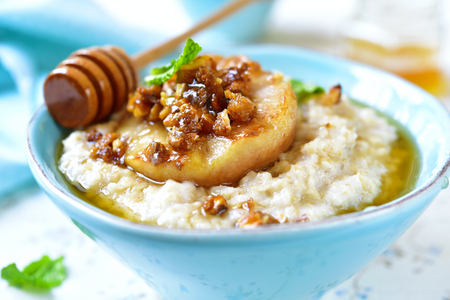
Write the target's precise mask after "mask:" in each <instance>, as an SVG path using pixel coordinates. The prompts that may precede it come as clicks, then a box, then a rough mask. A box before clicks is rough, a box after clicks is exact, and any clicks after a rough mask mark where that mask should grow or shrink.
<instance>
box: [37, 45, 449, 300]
mask: <svg viewBox="0 0 450 300" xmlns="http://www.w3.org/2000/svg"><path fill="white" fill-rule="evenodd" d="M207 50H210V51H217V52H219V53H224V54H236V53H246V54H247V55H249V56H250V57H251V58H252V59H255V60H257V61H259V62H260V63H261V65H262V66H263V67H264V69H276V70H280V71H283V72H284V73H285V74H288V75H291V76H292V77H295V78H298V79H301V80H306V81H313V82H316V83H318V84H320V85H323V86H326V87H329V86H331V85H334V84H336V83H341V84H342V86H343V89H344V92H345V93H346V94H348V95H349V96H350V97H351V98H353V99H356V100H358V101H360V102H362V103H365V104H368V105H370V106H372V107H375V108H376V109H378V110H379V111H381V112H383V113H385V114H387V115H389V116H391V117H393V118H394V119H396V120H397V121H399V122H400V123H401V124H403V125H404V126H405V127H406V128H408V129H409V131H410V132H411V134H412V136H413V137H414V139H415V140H416V141H417V143H418V146H419V150H420V154H421V157H422V159H421V161H422V167H421V171H420V175H419V179H418V183H417V187H416V189H415V190H414V191H412V192H411V193H409V194H408V195H405V196H404V197H402V198H400V199H398V200H395V201H393V202H391V203H388V204H385V205H383V206H380V207H378V208H376V209H371V210H367V211H363V212H357V213H352V214H348V215H343V216H338V217H334V218H330V219H327V220H323V221H321V222H312V223H302V224H297V225H286V224H285V225H278V226H273V227H266V228H257V229H255V230H234V229H231V230H222V231H193V230H173V229H166V228H157V227H151V226H147V225H143V224H136V223H132V222H130V221H127V220H124V219H121V218H118V217H115V216H113V215H110V214H109V213H107V212H104V211H102V210H100V209H98V208H95V207H93V206H91V205H89V204H87V203H86V202H84V201H83V200H81V199H78V198H77V197H76V196H74V195H72V194H71V192H70V189H69V188H68V187H67V186H66V183H65V181H64V180H63V177H62V175H61V173H60V172H59V171H58V170H57V167H56V163H55V150H56V145H57V144H58V143H59V142H60V139H61V138H62V137H63V136H65V134H66V133H67V131H66V130H64V129H62V128H60V127H59V126H58V125H56V124H55V123H54V122H53V120H52V119H51V117H50V116H49V114H48V112H47V110H46V108H41V109H40V110H39V111H38V112H37V113H36V115H35V117H34V118H33V120H32V121H31V122H30V126H29V132H28V151H29V153H28V154H29V162H30V165H31V169H32V171H33V174H34V176H35V177H36V180H37V182H38V183H39V185H40V186H41V187H42V189H43V190H44V191H45V192H46V193H47V195H48V196H49V197H50V198H51V199H52V201H53V202H54V203H55V204H56V205H57V206H58V207H59V208H60V209H61V210H62V211H63V212H64V213H65V214H67V215H68V216H69V217H70V218H71V219H72V220H73V222H74V223H75V224H76V225H77V226H78V227H79V228H80V229H81V230H82V231H83V232H84V233H85V234H86V235H88V236H89V237H90V238H91V239H93V240H94V241H96V242H97V243H98V244H99V245H100V247H102V248H103V249H105V251H107V252H108V253H110V254H111V255H112V256H114V257H115V258H117V259H118V260H120V261H121V262H122V263H123V264H125V265H126V266H128V267H129V268H131V269H133V270H135V271H136V273H137V274H139V276H141V277H142V278H143V279H144V280H146V282H147V283H148V284H149V285H150V286H151V287H153V288H155V289H156V290H157V291H158V292H159V293H160V294H161V297H162V299H170V300H174V299H178V300H186V299H187V300H211V299H214V300H240V299H242V300H268V299H274V300H275V299H281V300H299V299H318V298H319V297H320V295H321V294H322V293H323V292H324V291H325V290H327V289H330V288H332V287H334V286H336V285H338V284H339V283H341V282H343V281H344V280H346V279H348V278H349V277H351V276H352V275H354V274H355V273H357V272H358V271H359V270H361V269H362V268H363V267H364V266H366V265H367V264H368V263H369V262H370V261H372V260H373V259H374V258H375V257H377V256H378V255H379V254H380V253H382V252H383V251H384V250H385V249H386V248H387V247H388V246H389V245H390V244H391V243H392V242H394V241H395V240H396V239H397V238H398V237H399V236H400V235H402V234H403V233H404V232H405V230H406V229H408V228H409V227H410V226H411V224H412V223H413V222H414V221H415V220H416V219H417V218H418V217H419V216H420V214H421V213H422V212H423V211H424V210H425V209H426V207H427V206H428V205H429V204H430V203H431V201H432V200H433V199H434V198H435V197H436V195H437V194H438V193H439V191H440V190H441V187H444V186H446V180H447V179H446V178H445V175H447V176H448V174H446V173H447V172H448V171H447V169H448V165H449V149H450V139H449V135H448V133H446V132H448V128H450V119H449V116H448V114H447V112H446V110H445V109H444V107H443V106H442V105H441V104H440V103H439V102H438V101H437V100H436V99H434V98H433V97H432V96H430V95H429V94H428V93H426V92H424V91H423V90H421V89H420V88H418V87H416V86H414V85H412V84H410V83H408V82H406V81H404V80H402V79H400V78H398V77H395V76H393V75H390V74H387V73H384V72H382V71H379V70H376V69H373V68H370V67H366V66H362V65H360V64H357V63H354V62H350V61H345V60H342V59H337V58H333V57H330V56H325V55H322V54H318V53H313V52H309V51H306V50H301V49H298V48H287V47H280V46H270V45H269V46H261V45H260V46H253V47H246V48H238V49H231V50H224V49H219V50H217V49H207Z"/></svg>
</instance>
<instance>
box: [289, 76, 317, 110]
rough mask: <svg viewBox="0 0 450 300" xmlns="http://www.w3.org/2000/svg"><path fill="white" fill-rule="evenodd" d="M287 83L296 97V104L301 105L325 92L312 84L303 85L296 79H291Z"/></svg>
mask: <svg viewBox="0 0 450 300" xmlns="http://www.w3.org/2000/svg"><path fill="white" fill-rule="evenodd" d="M289 82H290V83H291V87H292V89H293V90H294V93H295V96H296V97H297V103H298V104H301V103H302V102H304V101H306V100H308V99H309V98H312V97H314V96H317V95H320V94H323V93H325V90H324V89H323V88H322V87H320V86H318V85H315V84H312V83H303V82H302V81H300V80H296V79H291V80H289Z"/></svg>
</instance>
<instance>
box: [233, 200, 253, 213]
mask: <svg viewBox="0 0 450 300" xmlns="http://www.w3.org/2000/svg"><path fill="white" fill-rule="evenodd" d="M237 208H242V209H245V210H246V211H252V210H253V209H254V208H255V203H254V202H253V199H252V198H250V199H248V200H246V201H244V202H241V203H239V205H238V206H237Z"/></svg>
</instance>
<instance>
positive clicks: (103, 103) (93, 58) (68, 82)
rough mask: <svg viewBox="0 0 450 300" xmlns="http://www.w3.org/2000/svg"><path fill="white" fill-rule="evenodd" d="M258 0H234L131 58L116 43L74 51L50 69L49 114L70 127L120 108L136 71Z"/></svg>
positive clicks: (46, 91) (132, 87)
mask: <svg viewBox="0 0 450 300" xmlns="http://www.w3.org/2000/svg"><path fill="white" fill-rule="evenodd" d="M252 1H256V0H235V1H233V2H231V3H230V4H228V5H226V6H225V7H224V8H222V9H221V10H220V11H218V12H216V13H214V14H213V15H211V16H209V17H208V18H206V19H205V20H203V21H202V22H200V23H199V24H197V25H195V26H194V27H193V28H191V29H189V30H188V31H186V32H185V33H183V34H181V35H179V36H177V37H175V38H173V39H171V40H169V41H167V42H165V43H163V44H161V45H159V46H157V47H155V48H153V49H149V50H145V51H142V52H139V53H137V54H135V55H133V56H132V57H129V56H128V55H127V53H126V52H125V51H124V50H122V49H121V48H119V47H116V46H103V47H91V48H87V49H81V50H78V51H75V52H74V53H72V54H71V55H70V57H69V58H68V59H66V60H64V61H63V62H61V63H60V64H59V65H58V67H57V68H56V69H55V70H53V71H52V72H50V74H49V75H48V77H47V79H46V81H45V84H44V98H45V103H46V105H47V107H48V110H49V112H50V114H51V115H52V116H53V118H54V119H55V120H56V122H58V123H59V124H60V125H62V126H64V127H68V128H76V127H81V126H86V125H89V124H91V123H94V122H99V121H102V120H104V119H106V118H107V117H108V116H109V115H110V114H111V113H112V112H116V111H118V110H120V109H121V108H122V107H123V105H124V104H125V103H126V102H127V98H128V94H129V93H132V92H133V91H134V90H136V88H137V85H138V75H137V72H136V70H138V69H140V68H142V67H144V66H145V65H147V64H148V63H149V62H151V61H153V60H155V59H158V58H160V57H162V56H164V55H165V54H167V53H169V52H170V51H172V50H174V49H175V48H176V47H177V46H178V45H179V44H180V43H182V42H183V41H185V40H186V39H187V38H188V37H190V36H192V35H193V34H195V33H197V32H199V31H201V30H203V29H205V28H207V27H208V26H210V25H212V24H214V23H216V22H218V21H220V20H222V19H223V18H225V17H227V16H228V15H230V14H232V13H233V12H235V11H237V10H238V9H240V8H241V7H243V6H244V5H246V4H248V3H250V2H252Z"/></svg>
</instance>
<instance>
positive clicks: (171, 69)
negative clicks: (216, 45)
mask: <svg viewBox="0 0 450 300" xmlns="http://www.w3.org/2000/svg"><path fill="white" fill-rule="evenodd" d="M200 51H202V47H200V45H199V44H197V43H196V42H194V41H193V40H192V39H191V38H188V39H187V40H186V45H184V49H183V52H181V55H180V57H178V59H176V60H175V59H172V61H171V62H170V63H169V64H167V65H164V66H161V67H157V68H153V69H152V70H151V71H150V74H151V75H149V76H147V77H145V79H144V81H145V83H146V84H148V85H152V84H155V85H160V84H163V83H164V82H166V81H168V80H169V79H170V78H171V77H172V76H173V75H174V74H175V73H176V72H178V70H179V69H180V68H181V66H183V65H186V64H188V63H190V62H191V61H193V60H194V58H195V57H196V56H197V54H198V53H199V52H200Z"/></svg>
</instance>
